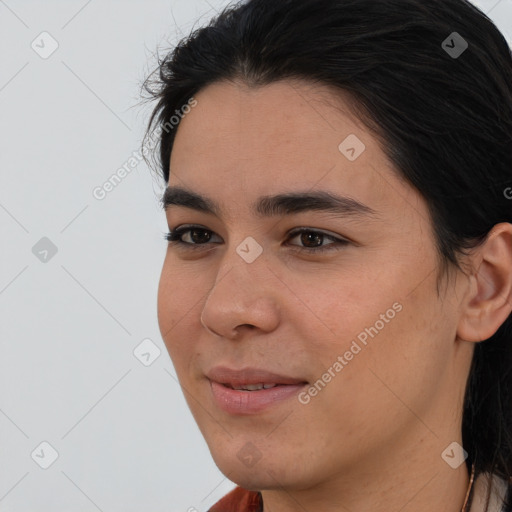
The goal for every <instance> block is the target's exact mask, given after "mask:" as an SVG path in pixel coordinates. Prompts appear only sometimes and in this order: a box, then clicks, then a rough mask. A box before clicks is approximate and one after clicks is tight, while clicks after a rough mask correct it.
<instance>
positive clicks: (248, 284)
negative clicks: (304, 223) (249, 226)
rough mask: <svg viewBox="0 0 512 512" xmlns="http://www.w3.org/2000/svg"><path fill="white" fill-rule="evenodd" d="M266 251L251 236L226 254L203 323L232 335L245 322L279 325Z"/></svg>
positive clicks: (204, 307)
mask: <svg viewBox="0 0 512 512" xmlns="http://www.w3.org/2000/svg"><path fill="white" fill-rule="evenodd" d="M262 253H263V247H262V246H261V245H259V244H258V243H257V242H256V240H254V239H251V237H247V238H246V239H244V240H243V241H242V242H241V243H239V244H238V245H237V246H236V247H233V248H231V249H230V250H229V251H227V252H226V253H225V255H224V259H223V261H222V263H221V265H220V266H219V271H218V274H217V278H216V280H215V283H214V284H213V286H212V288H211V289H210V291H209V293H208V295H207V297H206V300H205V302H204V305H203V310H202V313H201V323H202V324H203V325H204V326H205V327H207V328H208V329H209V330H212V331H214V332H216V333H217V334H219V335H222V336H225V337H230V336H232V333H233V332H234V330H236V328H237V327H238V326H241V325H252V326H255V327H259V328H260V329H263V330H270V329H272V328H274V327H275V325H276V324H277V322H278V320H279V315H278V309H279V308H278V304H277V301H276V297H275V290H276V287H275V286H272V284H271V282H270V281H269V279H268V274H272V272H271V271H270V270H269V269H268V267H267V264H266V262H265V260H264V258H263V257H262Z"/></svg>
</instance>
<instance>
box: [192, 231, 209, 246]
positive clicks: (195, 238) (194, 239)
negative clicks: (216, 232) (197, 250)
mask: <svg viewBox="0 0 512 512" xmlns="http://www.w3.org/2000/svg"><path fill="white" fill-rule="evenodd" d="M195 233H203V234H204V233H207V232H206V231H205V230H204V229H192V230H191V231H190V237H191V238H192V240H193V242H194V243H197V242H199V243H200V242H204V241H206V242H207V241H208V240H209V237H210V235H208V234H207V235H206V240H201V237H199V240H197V237H195V236H194V234H195Z"/></svg>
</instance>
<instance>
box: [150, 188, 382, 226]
mask: <svg viewBox="0 0 512 512" xmlns="http://www.w3.org/2000/svg"><path fill="white" fill-rule="evenodd" d="M160 203H161V204H162V208H163V209H164V210H165V211H167V209H168V208H169V207H170V206H172V205H175V206H182V207H185V208H190V209H192V210H196V211H199V212H203V213H207V214H211V215H215V216H216V217H218V218H221V217H222V210H221V208H220V207H219V206H218V205H217V204H216V203H215V202H214V201H213V200H212V199H210V198H208V197H204V196H202V195H200V194H198V193H197V192H194V191H192V190H188V189H185V188H182V187H167V188H166V190H165V192H164V194H163V196H162V198H161V200H160ZM252 211H253V212H254V213H255V214H256V215H257V216H258V217H273V216H278V215H293V214H297V213H301V212H306V211H321V212H325V213H329V214H332V215H333V216H335V217H343V218H345V217H347V216H350V217H355V218H361V219H367V218H368V217H373V216H377V211H376V210H374V209H373V208H370V207H369V206H367V205H365V204H363V203H360V202H359V201H357V200H356V199H353V198H351V197H346V196H339V195H335V194H333V193H331V192H327V191H307V192H287V193H283V194H277V195H274V196H262V197H260V198H259V199H258V200H257V201H256V202H255V203H254V204H253V205H252Z"/></svg>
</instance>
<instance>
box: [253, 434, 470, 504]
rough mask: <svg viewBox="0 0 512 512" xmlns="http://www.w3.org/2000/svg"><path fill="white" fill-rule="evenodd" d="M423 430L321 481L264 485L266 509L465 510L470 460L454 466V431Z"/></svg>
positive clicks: (458, 440)
mask: <svg viewBox="0 0 512 512" xmlns="http://www.w3.org/2000/svg"><path fill="white" fill-rule="evenodd" d="M422 430H423V432H422V436H420V437H419V438H417V439H416V440H413V439H411V441H412V442H411V443H408V444H407V445H405V446H406V448H402V449H396V448H395V449H388V450H387V451H385V450H384V451H381V452H380V453H373V454H372V457H371V460H368V461H360V463H359V461H358V465H357V468H356V467H354V466H353V465H351V467H350V471H345V470H341V471H340V472H339V473H338V474H336V475H334V476H333V477H332V478H330V479H329V480H328V481H324V482H322V483H321V484H319V485H315V486H311V487H309V488H307V489H300V490H296V489H283V488H281V489H278V490H264V491H262V492H261V494H262V497H263V504H264V507H263V512H275V511H279V512H296V511H297V510H322V512H339V511H340V510H347V511H350V512H368V511H369V510H371V511H372V512H389V511H390V510H396V511H400V512H432V510H439V511H443V512H461V511H462V508H463V505H464V502H465V499H466V495H467V490H468V487H469V483H470V472H468V470H467V467H466V464H465V463H462V464H461V465H460V466H459V467H458V468H456V469H453V468H452V467H450V466H449V465H448V464H447V463H446V462H445V461H444V460H443V458H442V457H441V453H443V451H444V450H445V448H446V447H447V446H448V445H449V444H450V443H451V442H452V440H453V439H454V437H451V436H449V435H442V436H439V437H434V435H432V434H431V433H430V432H427V433H426V434H425V428H424V427H422ZM412 437H414V436H412ZM455 439H456V440H457V442H458V443H459V444H461V445H462V441H461V439H457V438H456V437H455ZM402 441H403V440H402ZM384 452H385V453H384ZM276 484H278V482H276ZM276 487H277V486H276ZM466 512H469V511H468V510H467V511H466Z"/></svg>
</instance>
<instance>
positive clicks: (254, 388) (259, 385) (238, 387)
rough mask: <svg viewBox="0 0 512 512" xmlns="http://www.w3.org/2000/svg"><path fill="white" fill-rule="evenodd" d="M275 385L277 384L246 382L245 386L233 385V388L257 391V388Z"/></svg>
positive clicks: (267, 387)
mask: <svg viewBox="0 0 512 512" xmlns="http://www.w3.org/2000/svg"><path fill="white" fill-rule="evenodd" d="M275 386H277V384H246V385H245V386H233V389H238V390H245V391H257V390H258V389H269V388H273V387H275Z"/></svg>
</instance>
